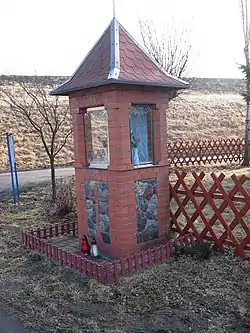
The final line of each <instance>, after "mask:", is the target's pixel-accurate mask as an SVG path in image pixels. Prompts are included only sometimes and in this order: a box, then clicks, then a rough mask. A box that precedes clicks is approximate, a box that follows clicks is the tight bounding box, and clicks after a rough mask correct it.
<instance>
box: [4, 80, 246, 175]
mask: <svg viewBox="0 0 250 333" xmlns="http://www.w3.org/2000/svg"><path fill="white" fill-rule="evenodd" d="M34 79H37V78H34ZM40 79H41V80H43V82H44V83H48V82H52V81H53V80H56V78H54V79H53V78H49V77H44V78H40ZM59 79H60V78H58V84H59V82H61V81H62V80H59ZM29 80H31V78H29ZM238 81H239V82H238ZM56 82H57V81H56ZM0 85H8V77H7V78H6V79H5V80H4V78H1V77H0ZM241 90H242V81H241V80H216V79H197V80H196V81H193V83H192V86H191V90H190V91H189V92H186V93H182V94H180V95H179V96H178V97H177V98H176V99H175V100H173V101H171V103H170V107H169V110H168V114H167V117H168V132H169V140H170V141H176V140H203V139H219V138H221V139H226V138H242V137H243V134H244V118H245V116H244V102H243V99H242V97H241V95H240V91H241ZM17 94H19V92H18V91H17ZM20 98H21V96H20ZM63 102H65V98H64V99H62V103H63ZM5 132H12V133H14V134H15V143H16V157H17V162H18V166H19V168H21V169H25V168H37V167H44V166H46V165H48V164H49V163H48V159H47V157H46V153H45V152H44V149H43V147H42V144H41V142H40V140H39V138H38V137H37V136H36V135H35V134H34V133H31V132H30V131H29V130H28V127H27V124H26V123H25V122H24V121H22V120H20V119H14V118H13V117H12V115H11V112H10V110H9V109H8V108H6V107H5V106H3V105H2V104H1V102H0V170H1V169H2V170H3V169H6V168H7V167H8V159H7V147H6V143H5V137H4V136H1V134H3V133H5ZM72 161H73V142H72V137H71V138H69V140H68V143H67V145H66V146H65V148H64V149H63V150H62V151H61V153H60V154H59V155H58V157H57V160H56V163H57V165H68V164H70V163H72Z"/></svg>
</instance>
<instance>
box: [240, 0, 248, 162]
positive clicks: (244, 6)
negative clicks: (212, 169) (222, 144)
mask: <svg viewBox="0 0 250 333" xmlns="http://www.w3.org/2000/svg"><path fill="white" fill-rule="evenodd" d="M240 4H241V19H242V27H243V34H244V56H245V64H244V65H240V69H241V71H242V73H243V74H244V77H245V82H246V86H245V91H244V93H243V94H242V95H243V97H244V99H245V101H246V123H245V151H244V160H243V165H244V166H248V165H249V164H250V60H249V38H250V22H249V19H248V0H240Z"/></svg>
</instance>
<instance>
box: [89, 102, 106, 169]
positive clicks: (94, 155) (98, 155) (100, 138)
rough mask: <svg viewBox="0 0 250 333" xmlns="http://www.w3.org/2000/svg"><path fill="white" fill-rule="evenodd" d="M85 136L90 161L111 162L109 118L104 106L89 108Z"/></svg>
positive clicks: (95, 162)
mask: <svg viewBox="0 0 250 333" xmlns="http://www.w3.org/2000/svg"><path fill="white" fill-rule="evenodd" d="M85 137H86V151H87V161H88V163H89V164H90V165H97V166H98V165H99V166H107V165H108V164H109V143H108V118H107V110H105V108H104V107H96V108H88V109H87V112H86V113H85Z"/></svg>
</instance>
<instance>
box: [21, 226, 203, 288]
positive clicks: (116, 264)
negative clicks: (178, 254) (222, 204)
mask: <svg viewBox="0 0 250 333" xmlns="http://www.w3.org/2000/svg"><path fill="white" fill-rule="evenodd" d="M76 232H77V223H76V222H65V223H62V224H55V225H52V226H50V227H48V228H44V229H40V228H38V229H33V230H28V231H23V232H22V245H23V246H24V247H25V248H28V249H33V250H36V251H38V252H39V253H41V254H43V255H46V256H47V257H48V258H49V259H51V260H54V261H55V263H56V264H58V265H60V266H63V267H69V268H71V269H74V270H76V271H78V272H80V273H81V274H83V275H85V276H87V277H90V278H94V279H96V280H97V281H99V282H101V283H107V284H112V283H117V282H118V281H119V279H120V278H121V277H124V276H128V275H131V274H132V273H135V272H137V271H141V270H144V269H146V268H150V267H152V266H154V265H157V264H161V263H163V262H164V261H165V260H166V259H167V258H169V257H171V256H173V254H174V252H175V248H176V246H177V245H186V246H188V245H190V244H193V243H194V242H195V241H196V239H195V238H194V236H193V234H186V235H184V236H181V237H180V238H178V239H177V240H173V241H170V242H168V243H166V244H164V245H160V246H156V247H154V248H150V249H148V250H146V251H141V252H137V253H134V254H133V255H130V256H127V257H124V258H121V259H119V260H113V261H110V262H107V263H105V264H103V263H98V262H96V261H93V260H91V259H90V258H88V257H85V256H82V255H79V254H78V253H71V252H68V251H65V250H64V249H62V248H59V247H57V246H56V245H53V244H51V243H49V242H47V239H49V238H52V237H54V236H55V237H57V236H62V235H76Z"/></svg>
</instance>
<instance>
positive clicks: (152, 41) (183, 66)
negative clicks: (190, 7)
mask: <svg viewBox="0 0 250 333" xmlns="http://www.w3.org/2000/svg"><path fill="white" fill-rule="evenodd" d="M139 24H140V32H141V37H142V40H143V44H144V47H145V48H146V50H147V52H148V53H149V54H150V56H151V57H152V58H153V59H154V60H155V61H156V62H157V63H158V64H159V65H160V66H161V67H163V68H164V69H165V70H166V71H167V72H168V73H169V74H171V75H173V76H176V77H178V78H180V77H183V76H184V75H185V74H186V71H187V69H188V63H189V58H190V51H191V43H190V41H189V38H188V33H189V31H188V30H187V29H183V30H181V31H180V30H179V31H177V29H175V28H172V29H171V31H170V32H169V33H167V34H166V33H165V32H164V33H162V34H159V33H158V32H157V30H156V28H155V25H154V23H153V22H152V21H147V20H146V21H142V20H140V21H139Z"/></svg>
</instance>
